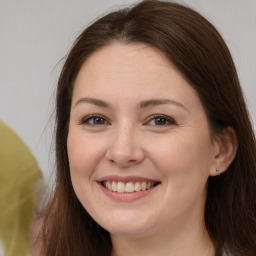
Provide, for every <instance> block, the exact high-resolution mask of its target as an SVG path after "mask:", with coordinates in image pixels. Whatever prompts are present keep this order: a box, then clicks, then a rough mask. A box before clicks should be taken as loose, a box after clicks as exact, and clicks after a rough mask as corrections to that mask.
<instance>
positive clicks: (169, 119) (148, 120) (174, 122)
mask: <svg viewBox="0 0 256 256" xmlns="http://www.w3.org/2000/svg"><path fill="white" fill-rule="evenodd" d="M156 118H163V119H166V120H168V121H169V122H170V123H169V124H164V125H152V126H158V127H160V126H163V127H166V126H171V125H177V122H176V121H175V119H174V118H172V117H170V116H168V115H164V114H154V115H151V116H149V117H148V118H147V120H146V122H145V123H144V124H149V122H150V121H151V120H153V119H156Z"/></svg>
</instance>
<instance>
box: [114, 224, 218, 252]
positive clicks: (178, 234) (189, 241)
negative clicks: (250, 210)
mask: <svg viewBox="0 0 256 256" xmlns="http://www.w3.org/2000/svg"><path fill="white" fill-rule="evenodd" d="M183 226H184V227H185V228H182V227H181V226H180V225H179V229H177V228H176V229H175V228H174V229H173V228H170V229H167V230H165V232H163V230H164V229H162V230H160V232H158V233H155V234H154V235H145V236H136V237H132V236H129V237H127V236H125V237H124V236H116V235H111V239H112V244H113V252H112V256H130V255H138V256H142V255H147V256H153V255H154V256H155V255H162V256H191V255H204V256H214V255H215V250H214V246H213V243H212V241H211V239H210V237H209V235H208V232H207V231H206V228H205V225H204V222H203V221H201V223H200V225H196V226H197V227H198V229H195V225H194V223H193V224H192V223H191V225H189V223H185V224H184V225H183Z"/></svg>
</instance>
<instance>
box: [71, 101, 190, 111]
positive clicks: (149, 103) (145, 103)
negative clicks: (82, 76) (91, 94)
mask: <svg viewBox="0 0 256 256" xmlns="http://www.w3.org/2000/svg"><path fill="white" fill-rule="evenodd" d="M81 103H89V104H93V105H96V106H98V107H103V108H108V107H110V105H109V104H108V103H107V102H105V101H103V100H100V99H96V98H81V99H79V100H78V101H77V102H76V103H75V105H74V107H76V106H77V105H79V104H81ZM165 104H172V105H175V106H178V107H181V108H183V109H184V110H186V111H187V112H189V111H188V109H187V108H186V107H185V106H184V105H183V104H181V103H180V102H177V101H175V100H171V99H150V100H145V101H142V102H140V103H139V104H138V107H139V108H140V109H143V108H149V107H154V106H159V105H165Z"/></svg>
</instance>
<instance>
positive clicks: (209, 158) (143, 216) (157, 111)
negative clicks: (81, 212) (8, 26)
mask: <svg viewBox="0 0 256 256" xmlns="http://www.w3.org/2000/svg"><path fill="white" fill-rule="evenodd" d="M67 147H68V156H69V163H70V172H71V179H72V184H73V187H74V190H75V193H76V195H77V197H78V199H79V200H80V202H81V204H82V205H83V206H84V208H85V209H86V210H87V212H88V213H89V214H90V215H91V216H92V218H94V219H95V221H96V222H97V223H98V224H99V225H101V226H102V227H104V228H105V229H106V230H108V231H109V232H110V233H111V234H115V235H122V236H143V235H145V234H147V235H150V234H152V235H153V234H157V233H159V232H162V233H163V232H164V231H167V230H180V229H181V228H182V227H185V226H189V227H190V228H191V226H193V225H197V224H198V223H199V222H200V220H202V219H203V211H204V203H205V195H206V183H207V179H208V177H209V174H210V173H211V172H212V171H213V170H214V171H215V169H216V166H215V157H214V155H215V154H214V152H215V144H214V142H213V141H212V139H211V137H210V132H209V126H208V122H207V118H206V114H205V111H204V109H203V106H202V104H201V102H200V100H199V97H198V95H197V93H196V92H195V90H194V89H193V88H192V87H191V86H190V85H189V84H188V82H187V81H186V80H185V79H184V77H183V76H182V75H181V74H180V73H179V72H178V71H177V69H176V68H175V67H174V66H173V65H172V64H171V63H170V61H169V60H168V59H167V58H166V57H165V56H164V55H163V54H161V53H160V52H158V51H157V50H155V49H153V48H150V47H148V46H145V45H142V44H131V45H123V44H118V43H115V44H112V45H110V46H107V47H105V48H102V49H100V50H99V51H98V52H96V53H94V54H92V55H91V56H90V57H89V58H88V59H87V60H86V62H85V63H84V64H83V66H82V68H81V70H80V72H79V74H78V76H77V79H76V81H75V86H74V91H73V96H72V105H71V114H70V124H69V134H68V141H67Z"/></svg>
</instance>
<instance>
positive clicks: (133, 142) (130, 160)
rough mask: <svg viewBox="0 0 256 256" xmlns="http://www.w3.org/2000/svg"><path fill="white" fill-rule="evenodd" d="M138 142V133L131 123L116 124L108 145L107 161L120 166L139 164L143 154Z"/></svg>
mask: <svg viewBox="0 0 256 256" xmlns="http://www.w3.org/2000/svg"><path fill="white" fill-rule="evenodd" d="M139 141H140V140H139V134H138V131H137V129H136V128H135V127H134V125H133V124H132V123H131V122H129V121H123V122H121V123H119V124H117V126H116V128H115V129H114V131H113V137H112V139H111V142H110V145H109V149H108V153H107V157H108V159H109V160H110V161H112V162H115V163H116V164H118V165H120V166H130V165H131V164H135V163H139V162H141V161H142V160H143V158H144V153H143V148H142V145H141V144H140V142H139Z"/></svg>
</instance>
